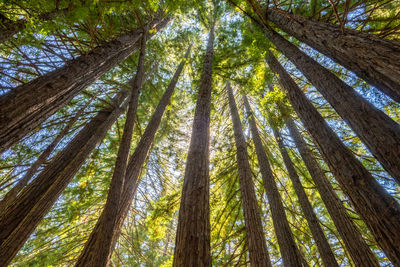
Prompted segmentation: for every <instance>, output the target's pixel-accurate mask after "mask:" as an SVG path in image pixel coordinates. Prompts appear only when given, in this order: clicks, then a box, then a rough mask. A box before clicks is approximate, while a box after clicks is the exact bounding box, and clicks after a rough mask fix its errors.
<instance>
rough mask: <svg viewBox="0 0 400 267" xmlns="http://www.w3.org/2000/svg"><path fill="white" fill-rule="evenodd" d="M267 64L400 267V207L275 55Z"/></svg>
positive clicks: (383, 246) (345, 186)
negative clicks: (344, 142)
mask: <svg viewBox="0 0 400 267" xmlns="http://www.w3.org/2000/svg"><path fill="white" fill-rule="evenodd" d="M267 62H268V65H269V66H270V67H271V69H272V71H273V72H274V73H276V74H277V75H278V78H279V82H280V83H281V85H282V87H283V88H285V90H286V91H287V95H288V98H289V100H290V102H291V104H292V106H293V108H294V110H295V111H296V112H297V114H298V115H299V117H300V118H301V120H302V121H303V123H304V126H305V127H306V129H307V130H308V132H309V133H310V134H311V135H312V137H313V139H314V142H315V143H316V144H317V146H318V147H319V150H320V151H321V153H322V156H323V157H324V159H325V161H326V163H327V164H328V165H329V168H330V169H331V171H332V173H333V174H334V175H335V177H336V179H337V180H338V182H339V183H340V185H341V188H342V189H343V191H344V193H345V194H346V195H347V196H348V197H349V199H350V200H351V202H352V203H353V205H354V207H355V209H356V211H357V213H358V214H359V215H360V216H361V219H362V220H363V221H364V222H365V223H366V225H367V226H368V228H369V229H370V230H371V232H372V234H373V235H374V237H375V240H376V242H377V243H378V245H379V246H380V247H381V248H382V250H383V251H384V252H385V254H386V255H387V256H388V258H389V259H390V260H391V261H392V263H393V264H394V265H400V231H398V229H400V205H399V203H397V201H396V200H395V199H394V198H393V197H392V196H391V195H390V194H389V193H388V192H386V190H385V189H384V188H383V187H382V186H381V185H379V184H378V182H377V181H376V180H375V179H374V178H373V177H372V175H371V174H370V173H369V172H368V171H367V170H366V169H365V167H364V166H363V165H362V164H361V162H359V161H358V160H357V159H356V158H355V157H354V155H353V154H352V152H351V151H350V150H349V149H348V148H347V147H346V146H345V145H344V144H343V143H342V141H341V140H340V138H339V137H338V136H337V135H336V134H335V132H333V130H332V129H331V128H329V126H328V125H327V123H326V122H325V120H324V119H323V118H322V116H321V114H319V113H318V111H317V110H316V108H315V107H314V106H313V105H312V104H311V102H310V101H309V100H308V99H307V97H306V96H305V95H304V93H303V92H302V91H301V89H300V88H299V87H298V86H297V84H296V83H295V82H294V80H293V79H292V78H291V77H290V75H289V74H288V73H287V72H286V71H285V69H284V68H283V67H282V66H281V65H280V64H279V62H278V61H277V60H276V58H275V57H274V56H273V55H272V54H269V56H268V57H267Z"/></svg>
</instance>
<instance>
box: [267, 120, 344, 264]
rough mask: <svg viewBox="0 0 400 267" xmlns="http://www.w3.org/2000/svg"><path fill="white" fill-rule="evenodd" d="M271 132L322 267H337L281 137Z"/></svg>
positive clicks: (275, 130) (277, 133)
mask: <svg viewBox="0 0 400 267" xmlns="http://www.w3.org/2000/svg"><path fill="white" fill-rule="evenodd" d="M271 126H272V130H273V132H274V136H275V139H276V142H277V143H278V146H279V151H280V153H281V155H282V158H283V162H284V164H285V166H286V170H287V171H288V174H289V178H290V180H291V181H292V184H293V187H294V191H295V192H296V195H297V197H298V199H299V203H300V207H301V209H302V211H303V213H304V216H305V218H306V220H307V223H308V226H309V227H310V230H311V234H312V236H313V238H314V240H315V243H316V244H317V248H318V251H319V254H320V256H321V259H322V262H323V264H324V266H339V265H338V263H337V261H336V259H335V255H334V254H333V252H332V249H331V247H330V245H329V243H328V240H327V239H326V237H325V234H324V231H323V230H322V228H321V226H320V224H319V221H318V218H317V216H316V215H315V213H314V210H313V207H312V206H311V204H310V202H309V200H308V197H307V194H306V192H305V191H304V188H303V185H302V184H301V181H300V177H299V176H298V174H297V171H296V169H295V168H294V165H293V162H292V160H291V159H290V156H289V153H288V152H287V151H286V148H285V145H284V143H283V140H282V136H281V134H280V133H279V131H278V130H277V129H276V128H275V127H274V126H273V125H271Z"/></svg>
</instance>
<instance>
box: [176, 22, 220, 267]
mask: <svg viewBox="0 0 400 267" xmlns="http://www.w3.org/2000/svg"><path fill="white" fill-rule="evenodd" d="M214 28H215V20H214V21H213V23H212V25H211V29H210V32H209V36H208V42H207V48H206V54H205V57H204V65H203V71H202V74H201V80H200V88H199V92H198V97H197V103H196V110H195V114H194V121H193V128H192V135H191V139H190V146H189V151H188V156H187V159H186V169H185V176H184V179H183V188H182V197H181V204H180V209H179V217H178V227H177V231H176V239H175V251H174V262H173V266H174V267H178V266H179V267H181V266H183V267H184V266H211V255H210V207H209V190H210V188H209V187H210V177H209V170H208V168H209V139H210V107H211V85H212V65H213V55H214V30H215V29H214Z"/></svg>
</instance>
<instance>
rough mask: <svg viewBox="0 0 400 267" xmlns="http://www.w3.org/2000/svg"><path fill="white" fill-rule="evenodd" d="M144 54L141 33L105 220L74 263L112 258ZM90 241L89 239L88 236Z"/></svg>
mask: <svg viewBox="0 0 400 267" xmlns="http://www.w3.org/2000/svg"><path fill="white" fill-rule="evenodd" d="M145 54H146V34H143V37H142V40H141V48H140V54H139V61H138V67H137V71H136V74H135V78H134V79H133V81H132V82H131V84H132V93H131V99H130V100H129V105H128V112H127V114H126V120H125V126H124V131H123V134H122V139H121V142H120V145H119V149H118V155H117V159H116V161H115V166H114V173H113V176H112V179H111V184H110V189H109V190H108V195H107V201H106V204H105V206H104V210H103V213H102V218H103V220H104V221H105V223H103V224H99V227H98V232H96V233H97V237H96V238H95V239H93V241H92V242H90V243H88V244H87V245H89V244H90V247H89V246H87V245H86V246H85V249H84V250H83V251H82V253H81V256H80V257H79V259H78V263H77V266H107V265H108V262H109V260H110V257H111V242H112V237H113V230H114V228H115V224H116V223H117V214H118V207H119V202H120V198H121V194H122V189H123V187H124V179H125V175H126V166H127V164H128V157H129V150H130V147H131V141H132V134H133V126H134V123H135V118H136V111H137V106H138V99H139V94H140V89H141V87H142V82H143V76H144V61H145V60H144V58H145ZM89 240H90V239H89Z"/></svg>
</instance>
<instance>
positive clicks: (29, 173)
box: [0, 98, 93, 214]
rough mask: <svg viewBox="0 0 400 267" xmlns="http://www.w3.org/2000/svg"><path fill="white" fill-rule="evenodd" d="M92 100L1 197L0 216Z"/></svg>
mask: <svg viewBox="0 0 400 267" xmlns="http://www.w3.org/2000/svg"><path fill="white" fill-rule="evenodd" d="M92 100H93V98H92V99H91V100H90V101H88V102H87V103H86V104H85V105H84V106H83V107H82V108H81V109H80V110H78V112H77V113H76V114H75V116H74V117H72V118H71V119H70V120H69V122H68V124H67V125H66V126H65V128H64V129H62V131H61V132H59V133H58V134H57V136H56V138H54V140H53V141H52V142H51V143H50V145H48V146H47V147H46V149H45V150H44V151H43V152H42V154H40V156H39V157H38V158H37V159H36V161H35V162H34V163H33V164H32V166H31V167H30V168H29V169H28V170H27V171H26V173H25V175H24V176H23V177H22V178H21V179H20V180H19V181H18V183H17V184H16V185H15V186H14V187H13V188H11V190H10V191H8V192H7V194H6V195H5V196H4V197H3V199H2V200H1V202H0V214H1V212H2V211H5V210H6V209H7V207H8V206H9V205H10V204H11V203H12V202H13V201H14V200H15V198H16V197H17V195H18V193H19V192H21V190H22V189H23V188H24V187H25V186H26V185H27V184H28V183H29V181H30V180H31V179H32V177H33V176H34V175H35V174H36V171H37V170H38V169H39V167H40V166H41V165H42V164H43V163H45V162H46V160H47V158H48V157H49V156H50V154H51V153H52V152H53V150H54V148H55V147H56V146H57V145H58V143H59V142H60V141H61V139H63V138H64V136H65V135H66V134H67V133H68V132H69V130H70V129H71V128H72V126H73V125H74V124H75V122H76V121H77V120H78V119H79V117H80V116H81V115H82V113H83V112H84V111H85V109H86V108H87V106H88V105H89V104H90V102H92Z"/></svg>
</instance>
